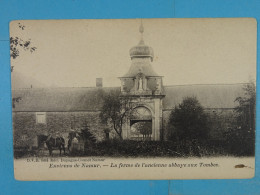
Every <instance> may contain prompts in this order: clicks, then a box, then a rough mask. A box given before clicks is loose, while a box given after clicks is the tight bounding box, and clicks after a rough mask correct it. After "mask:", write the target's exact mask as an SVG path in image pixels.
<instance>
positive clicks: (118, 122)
mask: <svg viewBox="0 0 260 195" xmlns="http://www.w3.org/2000/svg"><path fill="white" fill-rule="evenodd" d="M130 102H131V97H129V96H127V95H124V96H123V95H121V93H120V91H119V90H114V91H110V92H109V93H107V94H105V95H104V97H103V106H102V109H101V113H100V118H101V121H102V122H103V123H105V124H108V125H112V127H113V130H114V131H115V132H116V134H117V135H118V136H119V138H120V139H121V140H122V139H123V138H122V131H123V125H124V124H125V122H126V121H127V117H128V116H130V114H131V111H132V109H133V108H132V105H131V103H130Z"/></svg>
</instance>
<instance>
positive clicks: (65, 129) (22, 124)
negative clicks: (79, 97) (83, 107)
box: [13, 111, 113, 147]
mask: <svg viewBox="0 0 260 195" xmlns="http://www.w3.org/2000/svg"><path fill="white" fill-rule="evenodd" d="M37 113H38V112H13V129H14V131H13V135H14V146H15V147H26V146H34V147H38V140H37V136H39V135H48V134H50V133H51V134H53V135H62V136H63V137H64V138H65V141H66V143H67V139H68V133H69V132H70V131H71V130H72V129H77V128H82V127H83V126H84V125H87V126H88V128H89V131H90V132H91V133H92V134H93V135H94V136H95V138H96V139H97V141H102V140H104V139H105V138H106V133H105V132H104V129H105V128H106V126H104V125H103V124H102V123H101V121H100V117H99V113H100V112H99V111H87V112H44V113H45V114H46V115H45V117H46V121H45V123H37V119H36V115H37ZM41 113H43V112H41ZM112 134H113V132H112ZM112 134H111V135H110V136H113V135H112Z"/></svg>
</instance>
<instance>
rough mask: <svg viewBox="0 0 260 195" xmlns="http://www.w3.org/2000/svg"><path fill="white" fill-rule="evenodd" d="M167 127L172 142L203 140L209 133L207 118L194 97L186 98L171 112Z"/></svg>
mask: <svg viewBox="0 0 260 195" xmlns="http://www.w3.org/2000/svg"><path fill="white" fill-rule="evenodd" d="M168 127H169V129H170V131H171V139H173V140H175V139H177V140H179V141H183V140H186V141H188V140H190V141H191V140H198V141H201V140H205V139H206V138H207V137H208V133H209V125H208V116H207V114H206V113H205V112H204V109H203V107H202V106H201V104H200V103H199V101H198V100H197V99H196V98H195V97H186V98H184V99H183V101H182V103H181V104H179V106H176V107H175V108H174V110H173V111H172V112H171V115H170V118H169V125H168Z"/></svg>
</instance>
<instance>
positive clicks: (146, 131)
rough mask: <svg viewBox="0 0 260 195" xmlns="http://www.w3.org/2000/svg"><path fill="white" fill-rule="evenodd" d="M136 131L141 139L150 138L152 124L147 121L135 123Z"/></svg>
mask: <svg viewBox="0 0 260 195" xmlns="http://www.w3.org/2000/svg"><path fill="white" fill-rule="evenodd" d="M136 129H137V131H138V132H139V133H140V134H142V135H143V139H146V138H150V137H151V134H152V123H151V122H147V121H142V122H138V123H136Z"/></svg>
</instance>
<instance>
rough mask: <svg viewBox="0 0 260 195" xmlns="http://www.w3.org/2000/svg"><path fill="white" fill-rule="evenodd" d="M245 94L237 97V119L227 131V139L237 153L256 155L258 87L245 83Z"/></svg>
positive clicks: (232, 149) (231, 148)
mask: <svg viewBox="0 0 260 195" xmlns="http://www.w3.org/2000/svg"><path fill="white" fill-rule="evenodd" d="M243 90H244V95H243V96H239V97H237V98H236V99H235V101H236V102H238V106H237V107H236V108H235V114H236V121H235V124H234V125H233V127H232V128H230V129H229V131H228V132H226V136H225V137H226V141H227V143H228V144H229V147H230V150H231V151H232V152H234V153H235V154H237V155H254V151H255V117H256V115H255V113H256V87H255V84H254V83H248V84H245V86H244V88H243Z"/></svg>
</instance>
